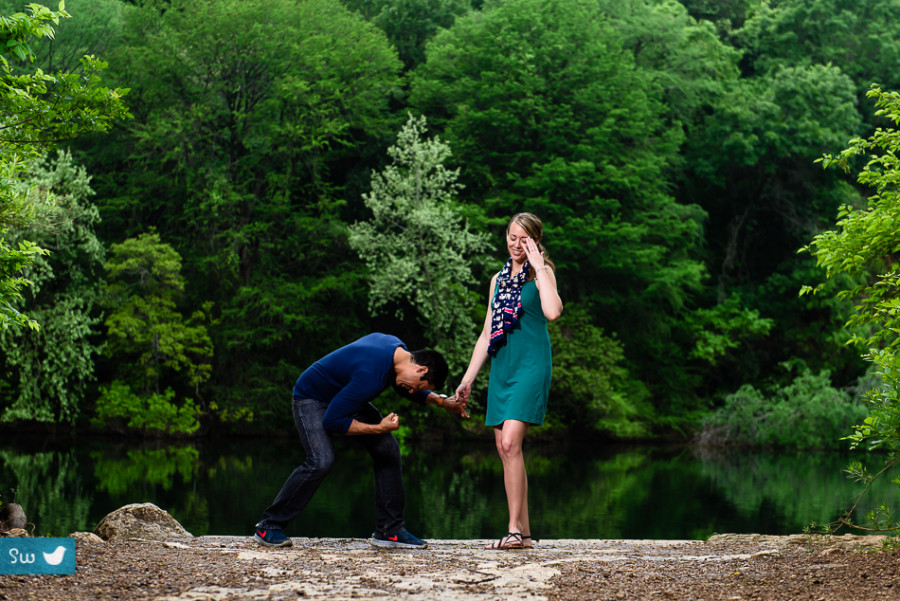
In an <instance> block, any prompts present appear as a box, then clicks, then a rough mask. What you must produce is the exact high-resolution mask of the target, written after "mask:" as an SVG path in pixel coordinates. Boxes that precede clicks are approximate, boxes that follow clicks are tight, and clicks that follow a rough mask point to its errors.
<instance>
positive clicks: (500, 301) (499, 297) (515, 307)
mask: <svg viewBox="0 0 900 601" xmlns="http://www.w3.org/2000/svg"><path fill="white" fill-rule="evenodd" d="M530 269H531V266H530V265H529V264H528V261H527V260H526V261H525V264H524V265H523V266H522V271H520V272H519V273H517V274H516V275H511V272H512V258H510V259H509V260H508V261H507V262H506V265H504V266H503V269H502V270H501V271H500V275H498V276H497V294H496V295H495V296H494V301H493V302H492V303H491V338H490V344H489V345H488V355H491V356H494V355H496V354H497V351H498V350H500V347H501V346H503V345H504V344H506V332H507V331H509V330H511V329H512V328H513V326H515V325H516V322H518V321H519V318H520V317H521V316H522V286H524V285H525V282H526V281H527V280H528V272H529V270H530Z"/></svg>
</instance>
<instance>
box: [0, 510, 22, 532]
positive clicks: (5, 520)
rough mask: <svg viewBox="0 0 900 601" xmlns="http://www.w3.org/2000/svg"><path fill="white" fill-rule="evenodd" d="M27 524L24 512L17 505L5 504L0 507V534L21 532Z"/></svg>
mask: <svg viewBox="0 0 900 601" xmlns="http://www.w3.org/2000/svg"><path fill="white" fill-rule="evenodd" d="M27 522H28V520H27V519H26V518H25V511H24V510H23V509H22V506H21V505H19V504H18V503H6V504H5V505H3V506H2V507H0V532H10V531H11V530H23V529H24V528H25V524H26V523H27Z"/></svg>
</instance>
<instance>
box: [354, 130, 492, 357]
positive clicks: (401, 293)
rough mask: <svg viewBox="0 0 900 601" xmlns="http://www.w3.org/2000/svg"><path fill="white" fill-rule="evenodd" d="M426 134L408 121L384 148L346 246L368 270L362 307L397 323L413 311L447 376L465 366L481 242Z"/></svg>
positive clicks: (476, 308)
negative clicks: (362, 217)
mask: <svg viewBox="0 0 900 601" xmlns="http://www.w3.org/2000/svg"><path fill="white" fill-rule="evenodd" d="M426 131H427V125H426V119H425V117H413V116H412V115H410V116H409V119H408V120H407V122H406V125H404V126H403V128H402V129H401V130H400V133H399V134H398V135H397V142H396V144H395V145H393V146H391V147H390V148H388V151H387V153H388V156H389V157H390V158H391V163H390V164H389V165H388V166H387V167H385V168H384V169H383V170H382V171H381V172H380V173H373V174H372V190H371V192H369V193H368V194H365V195H364V200H365V203H366V207H368V208H369V210H371V211H372V218H371V219H369V220H367V221H361V222H357V223H356V224H354V225H352V226H351V227H350V245H351V246H352V247H353V248H354V249H355V250H356V251H357V252H358V253H359V256H360V258H362V259H363V260H364V261H365V262H366V266H367V267H368V269H369V276H368V279H369V285H370V289H369V309H370V310H371V311H373V312H374V313H378V312H380V311H385V310H389V309H391V308H392V309H393V310H394V312H395V315H396V316H397V317H398V318H402V317H403V315H404V313H405V312H407V311H412V312H414V314H415V315H416V320H417V322H418V323H419V325H420V326H421V327H422V333H423V335H424V338H425V339H426V340H428V341H429V344H430V345H431V346H433V347H434V348H435V349H437V350H441V351H443V352H444V353H445V355H447V357H448V363H450V368H451V371H454V370H458V369H462V368H464V367H465V365H466V362H467V360H468V355H469V354H470V353H471V346H472V343H473V342H472V341H473V340H474V339H475V336H476V334H477V333H476V331H475V324H477V323H479V322H478V317H477V316H478V315H479V313H480V308H481V303H480V302H479V299H481V298H482V297H481V296H480V295H478V294H472V293H471V292H470V291H469V289H468V288H467V286H470V285H472V284H474V283H475V278H474V277H473V275H472V264H473V259H474V258H475V256H476V255H477V254H478V253H480V252H482V251H484V250H485V248H486V247H487V242H486V237H485V235H484V234H477V233H474V232H472V231H470V229H469V224H468V222H467V221H466V219H465V218H464V217H463V216H462V214H461V213H460V210H459V207H458V204H457V195H458V194H459V191H460V188H461V185H460V184H459V183H458V182H457V179H458V178H459V170H458V169H455V170H451V169H447V167H446V166H445V162H446V161H447V159H448V158H449V157H450V154H451V151H450V147H449V146H448V145H447V144H446V143H444V142H442V141H441V140H440V139H439V138H438V137H436V136H435V137H432V138H426V137H425V136H426ZM473 317H474V319H473Z"/></svg>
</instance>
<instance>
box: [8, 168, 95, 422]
mask: <svg viewBox="0 0 900 601" xmlns="http://www.w3.org/2000/svg"><path fill="white" fill-rule="evenodd" d="M27 170H28V172H29V173H30V174H31V176H30V179H29V180H28V181H27V182H21V184H20V185H21V187H22V189H23V191H22V194H23V195H25V197H26V198H27V200H28V202H29V203H30V204H31V205H32V206H43V207H45V208H44V210H43V217H42V219H41V221H40V223H33V224H31V227H29V228H16V229H15V230H13V231H14V233H13V231H11V232H8V233H7V239H9V240H10V242H13V243H14V242H15V241H16V239H15V238H19V239H29V240H32V241H34V242H36V243H37V244H39V245H40V246H41V247H43V248H46V249H48V250H50V251H52V252H50V254H48V255H42V256H39V257H37V258H36V259H35V261H34V262H33V263H32V264H31V265H30V266H29V267H28V272H27V273H28V277H29V279H30V280H31V282H32V285H31V287H30V288H29V290H28V292H27V293H26V298H25V305H24V307H23V309H24V310H25V311H26V312H27V313H28V314H29V315H30V316H31V317H32V318H33V319H35V320H37V321H38V322H40V323H41V324H42V327H41V328H40V329H39V330H34V329H30V328H24V327H21V326H11V327H9V328H7V329H4V330H2V331H0V365H2V369H3V371H4V372H5V375H6V377H5V378H4V382H5V383H6V386H4V387H3V388H2V396H3V397H5V399H4V400H5V401H7V402H8V405H7V406H6V408H5V409H4V410H3V412H2V416H0V420H2V421H15V420H36V421H43V422H54V423H73V422H74V421H75V420H76V418H77V417H78V415H79V413H80V411H81V405H82V403H83V401H84V399H85V394H86V392H87V390H88V385H89V384H90V383H91V381H92V380H93V378H94V359H95V357H96V356H97V354H98V353H99V351H100V349H99V345H98V334H99V327H98V326H99V324H100V323H101V322H102V319H101V318H100V316H99V310H98V309H97V306H96V305H97V301H98V298H99V296H100V291H101V285H102V274H101V271H102V266H103V261H104V257H105V250H104V248H103V245H102V244H101V243H100V241H99V240H98V239H97V236H96V235H95V233H94V227H95V225H96V223H97V222H98V220H99V215H98V212H97V208H96V206H94V205H93V204H92V203H91V202H90V200H89V198H90V196H91V195H93V193H94V192H93V190H92V189H91V187H90V183H89V178H88V176H87V174H86V172H85V169H84V168H83V167H78V166H76V165H74V164H73V161H72V156H71V154H69V153H67V152H60V153H59V155H58V156H57V158H56V159H54V160H50V159H41V160H35V161H32V162H31V163H30V164H29V165H28V167H27ZM34 195H40V196H42V198H34Z"/></svg>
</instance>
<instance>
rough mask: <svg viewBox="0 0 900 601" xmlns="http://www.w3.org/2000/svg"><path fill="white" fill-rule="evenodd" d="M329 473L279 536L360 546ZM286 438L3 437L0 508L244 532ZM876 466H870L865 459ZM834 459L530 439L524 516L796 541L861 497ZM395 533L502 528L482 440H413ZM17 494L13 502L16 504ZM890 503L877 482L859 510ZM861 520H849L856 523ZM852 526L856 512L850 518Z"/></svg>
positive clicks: (344, 458)
mask: <svg viewBox="0 0 900 601" xmlns="http://www.w3.org/2000/svg"><path fill="white" fill-rule="evenodd" d="M337 455H338V460H337V464H336V466H335V468H334V471H332V473H331V474H330V475H329V476H328V478H327V479H326V481H325V483H324V484H323V485H322V487H321V488H320V489H319V491H318V493H317V494H316V497H315V498H314V499H313V502H312V503H311V504H310V506H309V507H308V508H307V510H306V512H305V513H304V514H303V515H301V516H300V517H299V518H297V519H296V520H295V521H293V522H292V523H291V524H290V525H289V526H288V528H287V529H286V531H287V533H288V534H289V535H290V536H327V537H365V536H368V535H369V534H370V533H371V531H372V525H373V522H374V509H373V503H374V502H373V494H372V487H373V483H372V476H371V469H370V466H369V460H368V457H367V456H366V455H365V454H364V453H361V452H360V451H359V450H358V449H357V447H355V446H354V445H352V444H347V443H346V442H339V443H338V445H337ZM302 457H303V451H302V449H301V448H300V446H299V443H298V442H296V441H295V440H294V439H286V438H278V439H235V440H231V441H227V442H217V443H209V442H207V443H202V444H196V443H192V444H183V445H181V444H153V445H147V444H139V443H135V444H123V443H122V442H120V441H111V440H108V439H106V440H98V439H85V438H79V439H77V440H76V441H75V442H74V443H73V442H72V441H67V442H66V444H65V446H61V445H59V444H53V443H51V442H46V441H39V440H35V439H15V440H3V441H0V499H2V500H3V501H13V500H14V501H16V502H18V503H20V504H21V505H22V506H23V507H24V509H25V512H26V514H27V516H28V518H29V521H30V522H32V523H34V524H35V526H36V529H35V531H34V533H35V534H36V535H38V536H65V535H67V534H68V533H70V532H73V531H77V530H93V529H94V527H95V526H96V525H97V522H98V521H99V520H100V519H101V518H102V517H103V516H104V515H106V514H107V513H109V512H110V511H112V510H114V509H116V508H118V507H121V506H122V505H126V504H128V503H143V502H151V503H154V504H156V505H158V506H159V507H162V508H163V509H166V510H167V511H169V512H170V513H171V514H172V515H173V516H174V517H175V518H176V519H177V520H178V521H179V522H181V524H182V525H184V527H185V528H187V529H188V530H189V531H190V532H192V533H193V534H195V535H203V534H229V535H241V534H247V535H249V534H251V533H252V529H253V524H254V523H255V521H256V520H257V519H258V517H259V514H260V513H261V512H262V510H263V509H264V508H265V507H266V506H267V505H268V504H269V503H270V502H271V501H272V499H273V498H274V496H275V494H276V493H277V492H278V489H279V488H280V487H281V484H282V483H283V482H284V479H285V478H286V477H287V476H288V475H289V474H290V472H291V471H292V470H293V469H294V467H296V465H297V464H298V463H299V462H300V461H302ZM862 458H863V459H865V460H866V463H868V464H870V466H871V467H875V468H877V466H878V464H879V462H880V460H881V458H880V457H877V456H875V457H865V456H863V457H862ZM848 461H849V456H848V455H846V454H841V453H809V452H803V453H790V454H771V453H761V452H752V453H751V452H731V453H711V452H699V451H697V450H695V449H690V448H661V447H651V446H627V447H610V446H607V445H599V444H598V445H594V446H591V445H584V444H582V445H570V446H566V447H560V446H553V445H540V444H529V445H528V446H527V447H526V466H527V469H528V473H529V506H530V510H531V516H532V518H531V522H532V531H533V532H534V533H535V535H536V536H537V537H538V538H655V539H702V538H706V537H708V536H709V535H711V534H715V533H723V532H736V533H750V532H755V533H763V534H796V533H799V532H802V531H803V528H804V527H805V526H807V525H809V524H810V523H811V522H818V523H826V522H829V521H832V520H834V519H835V518H836V517H837V516H839V515H840V514H841V512H842V511H843V510H845V509H847V508H849V507H850V506H851V505H852V504H853V502H854V500H855V499H856V496H857V494H858V492H859V488H858V485H857V484H855V483H853V482H851V481H850V480H848V479H847V478H846V477H845V476H844V474H843V472H842V470H843V468H844V467H845V466H846V464H847V462H848ZM404 478H405V482H406V491H407V510H406V520H407V527H408V528H409V529H410V530H411V531H412V532H414V533H415V534H418V535H419V536H423V537H426V538H494V537H496V536H499V535H500V534H502V533H503V532H505V530H506V521H507V514H506V498H505V496H504V492H503V481H502V471H501V467H500V461H499V459H498V458H497V456H496V452H495V451H494V449H493V446H492V445H491V444H490V443H489V442H488V441H485V444H478V443H475V444H472V443H470V444H453V445H442V444H430V445H428V446H420V445H410V448H408V449H407V456H406V458H405V463H404ZM13 490H15V494H13V492H12V491H13ZM881 501H888V502H891V503H897V502H900V494H898V491H897V487H896V486H894V485H891V484H889V483H887V482H885V483H884V484H883V485H881V486H878V487H876V489H875V490H874V494H872V495H871V496H870V498H869V501H868V502H867V503H864V504H862V505H861V509H862V513H865V511H867V510H869V509H871V508H872V506H874V505H875V504H877V503H878V502H881ZM862 513H858V516H861V515H862ZM857 519H859V517H858V518H857Z"/></svg>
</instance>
